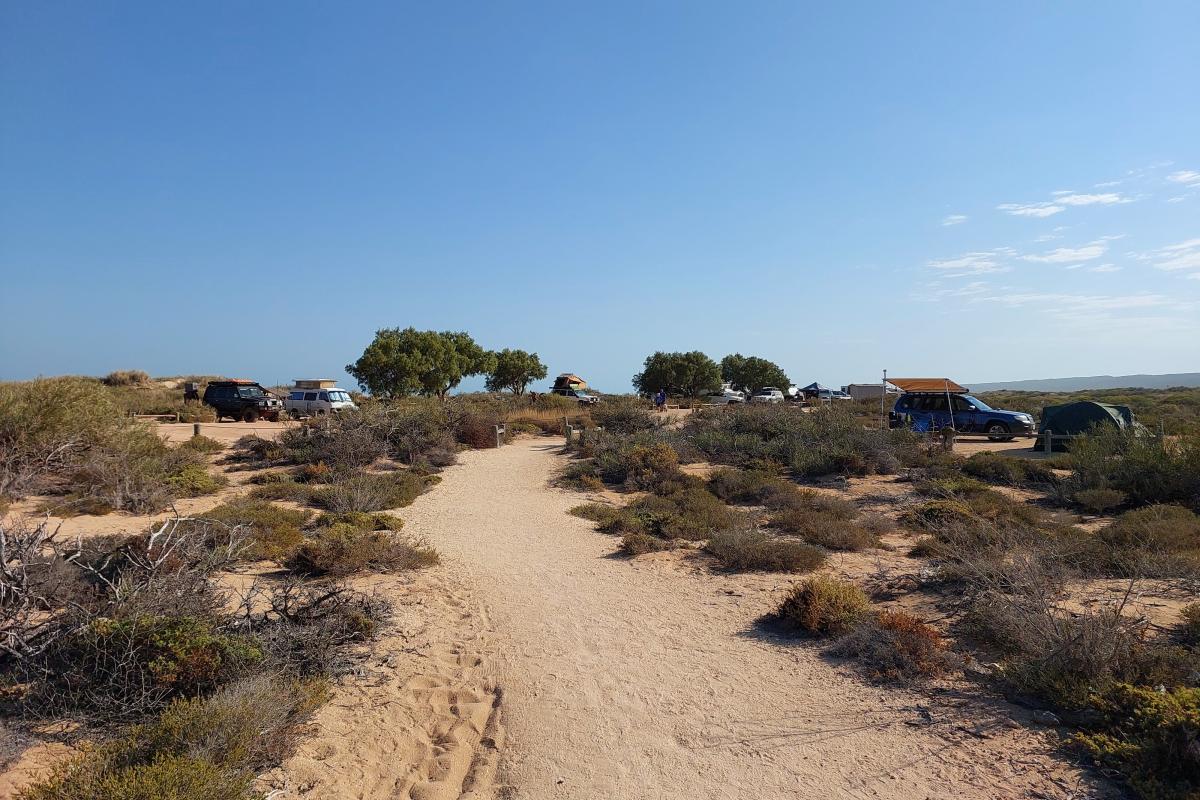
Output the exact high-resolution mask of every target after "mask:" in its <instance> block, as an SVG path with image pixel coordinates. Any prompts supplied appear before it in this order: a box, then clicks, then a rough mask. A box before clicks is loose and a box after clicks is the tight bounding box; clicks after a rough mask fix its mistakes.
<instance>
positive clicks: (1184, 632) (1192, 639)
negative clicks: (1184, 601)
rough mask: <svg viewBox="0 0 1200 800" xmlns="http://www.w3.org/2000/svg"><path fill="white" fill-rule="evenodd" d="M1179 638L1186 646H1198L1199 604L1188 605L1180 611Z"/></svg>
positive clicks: (1199, 630)
mask: <svg viewBox="0 0 1200 800" xmlns="http://www.w3.org/2000/svg"><path fill="white" fill-rule="evenodd" d="M1179 638H1181V639H1182V640H1183V641H1184V643H1185V644H1187V645H1190V646H1193V647H1196V646H1200V603H1189V604H1188V605H1186V606H1184V607H1183V608H1182V609H1180V611H1179Z"/></svg>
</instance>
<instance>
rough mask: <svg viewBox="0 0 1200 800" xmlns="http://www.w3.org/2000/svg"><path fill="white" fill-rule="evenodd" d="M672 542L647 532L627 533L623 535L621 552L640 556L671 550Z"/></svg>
mask: <svg viewBox="0 0 1200 800" xmlns="http://www.w3.org/2000/svg"><path fill="white" fill-rule="evenodd" d="M672 546H673V545H672V544H671V542H669V541H667V540H666V539H660V538H658V537H657V536H650V535H649V534H645V533H627V534H625V535H624V536H622V537H621V552H622V553H624V554H625V555H627V556H640V555H645V554H646V553H657V552H659V551H660V550H670V549H671V548H672Z"/></svg>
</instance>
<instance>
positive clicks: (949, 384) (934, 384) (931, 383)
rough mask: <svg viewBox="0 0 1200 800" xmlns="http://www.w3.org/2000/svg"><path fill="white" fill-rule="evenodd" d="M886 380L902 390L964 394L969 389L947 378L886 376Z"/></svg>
mask: <svg viewBox="0 0 1200 800" xmlns="http://www.w3.org/2000/svg"><path fill="white" fill-rule="evenodd" d="M887 382H888V383H890V384H892V385H893V386H897V387H899V388H900V391H902V392H950V393H951V394H965V393H966V392H969V391H970V389H968V388H967V387H965V386H960V385H958V384H957V383H955V382H954V381H952V380H950V379H949V378H888V379H887Z"/></svg>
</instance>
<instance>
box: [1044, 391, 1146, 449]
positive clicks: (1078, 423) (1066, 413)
mask: <svg viewBox="0 0 1200 800" xmlns="http://www.w3.org/2000/svg"><path fill="white" fill-rule="evenodd" d="M1098 425H1113V426H1115V427H1116V428H1117V429H1118V430H1133V429H1134V428H1135V426H1136V425H1137V423H1136V422H1134V419H1133V411H1132V410H1130V408H1129V406H1114V405H1109V404H1108V403H1093V402H1092V401H1090V400H1080V401H1079V402H1077V403H1063V404H1062V405H1057V406H1046V407H1045V408H1043V409H1042V424H1041V427H1039V428H1038V433H1045V432H1046V431H1050V432H1051V433H1052V434H1055V435H1057V436H1064V435H1071V436H1078V435H1079V434H1081V433H1087V432H1088V431H1089V430H1091V429H1092V428H1093V427H1096V426H1098ZM1065 447H1066V445H1065V442H1063V441H1056V442H1055V443H1054V449H1055V450H1063V449H1065Z"/></svg>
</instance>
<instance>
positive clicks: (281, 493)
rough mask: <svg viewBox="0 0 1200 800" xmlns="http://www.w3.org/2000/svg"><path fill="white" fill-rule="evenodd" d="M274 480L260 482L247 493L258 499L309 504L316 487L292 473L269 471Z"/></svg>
mask: <svg viewBox="0 0 1200 800" xmlns="http://www.w3.org/2000/svg"><path fill="white" fill-rule="evenodd" d="M265 477H271V478H273V480H267V481H264V482H263V483H259V484H258V485H256V486H255V487H254V488H252V489H251V490H250V492H249V494H248V495H247V496H248V497H252V498H254V499H256V500H287V501H288V502H292V503H302V504H308V503H309V502H310V501H311V500H312V496H313V490H314V488H315V487H313V486H310V485H308V484H307V483H301V482H300V481H298V480H296V479H295V478H293V477H292V476H291V475H284V474H282V473H278V472H275V473H269V475H268V476H265Z"/></svg>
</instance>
